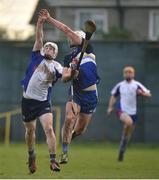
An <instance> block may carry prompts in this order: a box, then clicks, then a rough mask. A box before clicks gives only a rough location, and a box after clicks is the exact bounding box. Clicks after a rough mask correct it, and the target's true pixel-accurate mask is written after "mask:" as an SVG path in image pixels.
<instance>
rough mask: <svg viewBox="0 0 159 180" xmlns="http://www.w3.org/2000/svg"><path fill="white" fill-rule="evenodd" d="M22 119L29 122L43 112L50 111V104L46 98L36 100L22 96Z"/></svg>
mask: <svg viewBox="0 0 159 180" xmlns="http://www.w3.org/2000/svg"><path fill="white" fill-rule="evenodd" d="M21 107H22V119H23V121H24V122H30V121H33V120H35V119H37V118H38V117H40V116H41V115H43V114H46V113H51V104H50V102H49V101H48V100H46V101H38V100H34V99H26V98H24V97H23V98H22V104H21Z"/></svg>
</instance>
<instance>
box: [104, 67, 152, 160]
mask: <svg viewBox="0 0 159 180" xmlns="http://www.w3.org/2000/svg"><path fill="white" fill-rule="evenodd" d="M123 76H124V80H123V81H122V82H119V83H118V84H117V85H116V86H115V87H114V88H113V89H112V91H111V97H110V101H109V106H108V109H107V114H108V115H110V114H111V112H112V111H113V110H114V104H115V103H116V101H117V97H118V96H119V98H120V100H119V102H118V103H117V107H116V108H117V109H116V110H117V115H118V117H119V119H120V120H121V121H122V122H123V134H122V138H121V143H120V150H119V156H118V160H119V161H123V160H124V153H125V151H126V146H127V144H128V141H129V139H130V137H131V135H132V133H133V130H134V128H135V125H136V122H137V95H141V96H144V97H151V93H150V91H149V90H148V89H147V88H146V87H145V86H143V85H142V84H141V83H140V82H138V81H136V80H134V77H135V69H134V68H133V67H131V66H126V67H125V68H124V69H123Z"/></svg>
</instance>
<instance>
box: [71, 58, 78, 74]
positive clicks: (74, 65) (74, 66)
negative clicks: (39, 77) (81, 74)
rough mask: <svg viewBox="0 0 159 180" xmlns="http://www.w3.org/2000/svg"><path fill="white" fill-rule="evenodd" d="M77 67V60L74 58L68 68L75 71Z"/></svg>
mask: <svg viewBox="0 0 159 180" xmlns="http://www.w3.org/2000/svg"><path fill="white" fill-rule="evenodd" d="M77 65H78V60H77V59H76V58H74V59H73V60H72V62H71V63H70V68H71V69H72V70H73V71H75V70H76V69H77Z"/></svg>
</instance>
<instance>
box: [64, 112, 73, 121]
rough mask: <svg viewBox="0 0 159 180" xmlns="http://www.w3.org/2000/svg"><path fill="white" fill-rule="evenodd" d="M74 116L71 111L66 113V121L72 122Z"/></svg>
mask: <svg viewBox="0 0 159 180" xmlns="http://www.w3.org/2000/svg"><path fill="white" fill-rule="evenodd" d="M74 118H75V116H74V114H73V113H68V114H67V115H66V120H65V121H66V122H67V123H71V122H73V121H74Z"/></svg>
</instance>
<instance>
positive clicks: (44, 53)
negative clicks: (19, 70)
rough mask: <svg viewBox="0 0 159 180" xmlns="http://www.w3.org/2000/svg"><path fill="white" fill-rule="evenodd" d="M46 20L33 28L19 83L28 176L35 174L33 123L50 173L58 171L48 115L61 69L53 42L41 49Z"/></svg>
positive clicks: (40, 20)
mask: <svg viewBox="0 0 159 180" xmlns="http://www.w3.org/2000/svg"><path fill="white" fill-rule="evenodd" d="M44 21H45V19H43V18H41V17H39V18H38V21H37V27H36V40H35V44H34V47H33V50H32V55H31V58H30V62H29V66H28V68H27V71H26V74H25V77H24V79H23V81H22V87H23V98H22V115H23V122H24V125H25V129H26V133H25V140H26V144H27V147H28V155H29V158H28V168H29V171H30V173H34V172H35V171H36V169H37V168H36V155H35V130H36V119H37V118H38V119H39V120H40V123H41V124H42V127H43V129H44V132H45V135H46V140H47V144H48V149H49V154H50V169H51V170H52V171H60V167H59V165H58V163H57V162H56V159H55V157H56V138H55V134H54V131H53V127H52V124H53V116H52V112H51V104H50V101H51V91H52V87H53V85H54V84H55V83H56V81H57V80H58V79H59V78H61V77H62V71H63V67H62V66H61V65H60V64H59V63H58V62H57V61H55V58H56V56H57V54H58V47H57V45H56V44H55V43H53V42H47V43H45V44H44V46H43V24H44Z"/></svg>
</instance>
